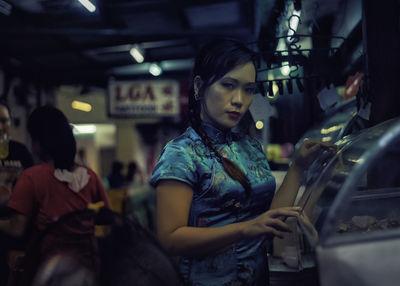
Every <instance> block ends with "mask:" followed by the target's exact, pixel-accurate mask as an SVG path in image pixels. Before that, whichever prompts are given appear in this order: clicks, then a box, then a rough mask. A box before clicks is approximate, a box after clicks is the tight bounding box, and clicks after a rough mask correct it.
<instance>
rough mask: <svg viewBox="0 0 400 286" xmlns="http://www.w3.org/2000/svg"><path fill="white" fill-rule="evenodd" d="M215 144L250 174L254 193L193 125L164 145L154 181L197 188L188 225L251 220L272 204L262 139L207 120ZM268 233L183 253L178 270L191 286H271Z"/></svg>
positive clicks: (272, 187) (272, 184)
mask: <svg viewBox="0 0 400 286" xmlns="http://www.w3.org/2000/svg"><path fill="white" fill-rule="evenodd" d="M203 128H204V130H205V132H206V133H207V135H208V136H209V137H210V138H211V139H212V142H213V144H214V146H215V147H216V148H217V150H219V151H220V153H221V154H222V155H223V156H224V157H225V156H226V157H227V158H229V159H231V160H232V161H233V162H235V164H237V165H238V166H239V167H240V168H241V169H242V170H243V171H244V172H245V174H246V175H247V177H248V178H249V180H250V183H251V186H252V193H251V195H250V196H247V195H246V193H245V190H244V188H243V187H242V185H240V183H238V182H237V181H235V180H233V179H232V178H231V177H230V176H229V175H228V174H227V173H226V172H225V171H224V169H223V167H222V165H221V163H220V162H219V161H218V160H217V158H216V156H215V154H213V153H212V152H211V151H210V149H209V148H207V147H206V146H205V144H204V143H203V141H202V140H201V138H200V136H199V135H198V134H197V133H196V132H195V131H194V129H192V128H191V127H189V128H188V129H187V130H186V131H185V132H184V133H183V134H182V135H181V136H179V137H177V138H176V139H174V140H172V141H170V142H169V143H168V144H167V145H166V146H165V147H164V149H163V151H162V153H161V155H160V158H159V161H158V162H157V164H156V166H155V168H154V171H153V176H152V178H151V180H150V183H151V184H152V185H153V186H154V187H155V186H156V185H157V183H158V182H159V181H160V180H178V181H181V182H184V183H186V184H188V185H189V186H190V187H191V188H192V189H193V200H192V205H191V208H190V214H189V219H188V225H189V226H193V227H218V226H224V225H227V224H231V223H236V222H242V221H247V220H250V219H253V218H255V217H257V216H258V215H260V214H261V213H263V212H265V211H267V210H268V209H269V206H270V203H271V201H272V197H273V195H274V191H275V178H274V177H273V176H272V174H271V171H270V168H269V165H268V162H267V160H266V157H265V154H264V153H263V151H262V149H261V145H260V144H259V142H258V141H257V140H256V139H254V138H252V137H250V136H248V135H244V134H241V133H235V132H231V131H227V132H225V131H221V130H219V129H217V128H215V127H214V126H212V125H210V124H207V123H203ZM267 244H268V242H265V240H264V238H262V237H261V238H258V239H248V240H242V241H238V242H237V243H235V244H232V245H229V246H227V247H225V248H224V249H221V250H220V251H218V252H217V253H215V254H213V255H207V256H204V257H182V259H181V260H180V265H179V266H180V270H181V272H182V274H183V276H184V278H185V279H186V281H187V282H188V284H189V285H196V286H200V285H207V286H213V285H218V286H223V285H226V286H227V285H267V283H268V282H267V281H266V280H267V278H266V277H267V275H268V273H267V272H268V271H267V267H268V266H267V252H266V251H267V247H268V245H267Z"/></svg>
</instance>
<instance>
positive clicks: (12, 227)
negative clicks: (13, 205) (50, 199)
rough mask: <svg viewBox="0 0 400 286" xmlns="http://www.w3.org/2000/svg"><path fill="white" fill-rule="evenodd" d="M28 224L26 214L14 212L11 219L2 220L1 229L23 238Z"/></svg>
mask: <svg viewBox="0 0 400 286" xmlns="http://www.w3.org/2000/svg"><path fill="white" fill-rule="evenodd" d="M27 225H28V217H27V216H26V215H23V214H20V213H14V214H12V216H11V218H10V219H6V220H0V231H2V232H4V233H6V234H8V235H10V236H12V237H15V238H22V237H23V235H24V234H25V231H26V229H27Z"/></svg>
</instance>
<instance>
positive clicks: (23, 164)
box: [0, 101, 33, 206]
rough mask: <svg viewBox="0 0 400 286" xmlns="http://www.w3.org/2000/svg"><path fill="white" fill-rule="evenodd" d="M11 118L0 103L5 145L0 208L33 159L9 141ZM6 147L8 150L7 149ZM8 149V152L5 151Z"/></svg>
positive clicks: (1, 160) (1, 135)
mask: <svg viewBox="0 0 400 286" xmlns="http://www.w3.org/2000/svg"><path fill="white" fill-rule="evenodd" d="M10 129H11V116H10V109H9V108H8V106H7V104H6V103H5V102H4V101H0V138H2V139H3V140H4V143H3V144H7V145H8V146H6V147H5V148H1V149H3V151H4V153H3V152H1V153H3V154H0V155H3V156H0V206H4V205H5V204H6V203H7V201H8V199H9V197H10V195H11V193H12V189H13V187H14V185H15V183H16V181H17V178H18V176H19V174H20V173H21V172H22V171H23V170H25V169H27V168H29V167H31V166H33V158H32V155H31V153H30V152H29V151H28V149H27V148H26V146H25V145H24V144H22V143H20V142H17V141H15V140H10V139H9V138H10ZM7 147H8V148H7ZM7 149H8V150H7Z"/></svg>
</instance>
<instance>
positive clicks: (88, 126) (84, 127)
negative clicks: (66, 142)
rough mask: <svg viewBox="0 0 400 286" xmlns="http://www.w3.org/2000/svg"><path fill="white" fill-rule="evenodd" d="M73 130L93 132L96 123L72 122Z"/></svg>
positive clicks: (75, 132)
mask: <svg viewBox="0 0 400 286" xmlns="http://www.w3.org/2000/svg"><path fill="white" fill-rule="evenodd" d="M72 126H73V127H74V129H73V132H74V134H76V135H79V134H94V133H96V125H94V124H73V125H72Z"/></svg>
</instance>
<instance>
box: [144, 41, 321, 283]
mask: <svg viewBox="0 0 400 286" xmlns="http://www.w3.org/2000/svg"><path fill="white" fill-rule="evenodd" d="M254 61H255V55H254V53H253V52H252V51H251V50H249V49H248V48H247V47H246V46H244V45H243V44H241V43H239V42H237V41H234V40H217V41H213V42H210V43H209V44H207V45H206V46H204V47H203V48H202V49H201V50H200V52H199V54H198V56H197V57H196V60H195V66H194V72H193V76H194V78H193V85H192V87H191V91H190V94H189V117H190V127H188V129H187V130H186V131H185V132H184V133H183V134H182V135H180V136H179V137H177V138H176V139H174V140H172V141H171V142H169V143H168V144H167V145H166V146H165V147H164V149H163V151H162V153H161V155H160V158H159V161H158V163H157V164H156V166H155V168H154V171H153V176H152V178H151V181H150V183H151V184H152V185H153V186H154V187H156V191H157V232H158V237H159V239H160V241H161V243H162V244H163V246H164V247H165V248H166V249H167V251H168V252H169V253H170V254H171V255H174V256H179V257H180V260H179V267H180V271H181V273H182V275H183V277H184V279H185V281H186V282H187V284H188V285H198V286H200V285H207V286H213V285H215V286H217V285H218V286H224V285H268V264H267V249H268V246H269V243H270V241H271V239H272V238H273V237H274V236H277V237H282V235H283V233H284V232H288V231H290V229H289V227H288V225H287V224H286V223H285V218H287V217H291V216H297V215H298V214H299V210H300V209H299V207H294V206H293V203H294V200H295V198H296V194H297V191H298V188H299V186H300V182H301V179H302V175H303V172H304V171H305V170H306V169H307V167H308V166H309V165H310V164H311V162H312V161H313V160H314V159H315V157H316V156H317V154H318V151H319V149H320V148H321V143H318V142H313V141H311V140H306V141H305V142H304V143H303V146H302V147H301V149H300V152H299V155H298V156H297V157H296V158H295V160H294V161H293V163H292V164H291V167H290V168H289V170H288V172H287V175H286V178H285V179H284V181H283V183H282V185H281V187H280V188H279V190H278V191H277V192H276V193H275V179H274V177H273V176H272V174H271V171H270V168H269V166H268V162H267V160H266V156H265V154H264V153H263V151H262V148H261V145H260V144H259V143H258V142H257V141H256V140H255V139H254V138H252V137H251V136H249V135H247V134H244V133H242V132H234V131H233V130H232V129H233V128H234V127H236V126H237V125H238V123H239V121H240V120H241V119H242V117H243V115H244V114H245V113H246V112H247V110H248V108H249V106H250V104H251V102H252V99H253V94H254V93H255V92H256V69H255V65H254Z"/></svg>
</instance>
